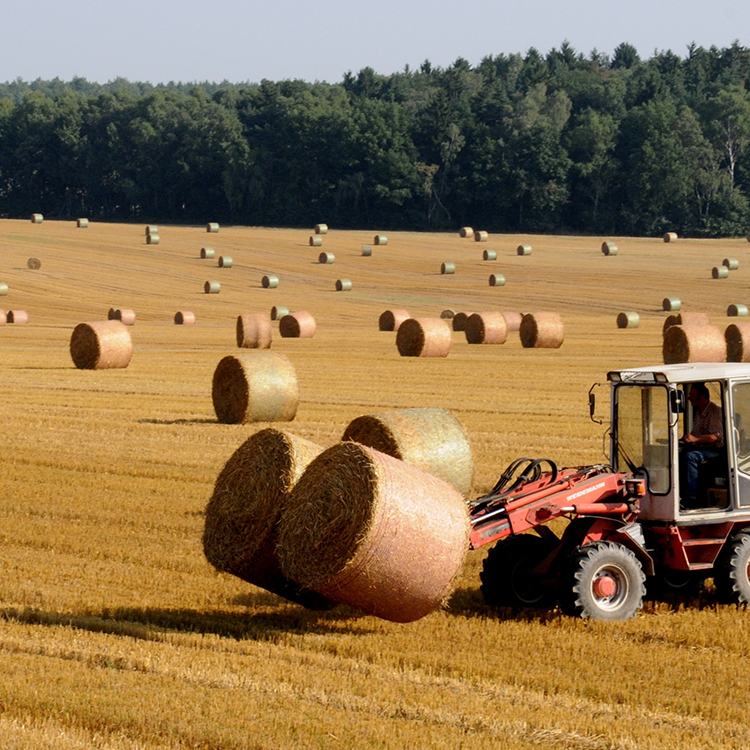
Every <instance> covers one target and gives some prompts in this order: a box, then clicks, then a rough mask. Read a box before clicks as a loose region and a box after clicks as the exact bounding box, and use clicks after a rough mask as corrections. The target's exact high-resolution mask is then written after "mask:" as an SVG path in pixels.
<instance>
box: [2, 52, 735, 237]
mask: <svg viewBox="0 0 750 750" xmlns="http://www.w3.org/2000/svg"><path fill="white" fill-rule="evenodd" d="M749 87H750V50H749V49H747V48H744V47H742V46H740V45H739V43H738V42H735V43H734V44H733V45H731V46H730V47H728V48H724V49H718V48H716V47H711V48H710V49H708V50H706V49H704V48H702V47H697V46H695V45H691V46H690V47H688V48H687V52H686V54H685V55H684V56H679V55H676V54H674V53H672V52H671V51H667V52H659V53H654V54H653V56H652V57H651V58H650V59H648V60H644V59H641V58H640V56H639V54H638V52H637V50H636V49H635V48H634V47H633V46H632V45H630V44H621V45H620V46H618V47H617V48H616V49H615V50H614V53H613V54H612V56H608V55H605V54H601V53H598V52H597V51H594V52H592V53H590V54H589V55H588V56H584V55H583V54H580V53H578V52H576V51H575V50H574V49H573V48H572V47H571V46H570V45H569V44H567V43H563V44H562V45H561V46H560V48H559V49H554V50H552V51H550V52H549V53H548V54H547V55H542V54H540V53H539V52H538V51H536V50H535V49H530V50H529V51H528V52H527V53H526V55H518V54H511V55H505V54H500V55H497V56H495V57H492V56H489V57H485V58H484V59H483V60H482V61H481V62H480V63H479V64H478V65H476V66H471V65H470V64H469V63H468V62H467V61H466V60H463V59H461V58H459V59H458V60H456V62H455V63H453V64H452V65H451V66H450V67H447V68H439V67H435V66H432V65H431V64H430V63H429V62H428V61H425V62H424V63H423V64H422V65H421V66H420V68H419V69H418V70H411V69H409V68H408V67H407V68H405V69H404V70H403V71H402V72H400V73H395V74H393V75H387V76H386V75H379V74H377V73H376V72H375V71H374V70H372V69H371V68H364V69H362V70H360V71H359V72H358V73H356V74H353V73H346V74H345V75H344V76H343V80H342V81H341V82H340V83H334V84H331V83H320V82H318V83H309V82H305V81H302V80H294V81H279V82H272V81H266V80H264V81H262V82H261V83H259V84H251V83H244V84H230V83H228V82H224V83H221V84H216V83H202V84H169V85H160V86H153V85H150V84H141V83H131V82H129V81H127V80H124V79H118V80H115V81H113V82H110V83H108V84H96V83H90V82H88V81H86V80H85V79H82V78H76V79H74V80H72V81H70V82H63V81H60V80H58V79H55V80H53V81H41V80H38V81H35V82H33V83H26V82H24V81H21V80H18V81H15V82H11V83H5V84H0V215H3V216H10V217H26V216H28V215H29V214H30V213H31V212H32V211H40V212H42V213H44V215H45V216H47V217H49V218H67V219H70V218H75V217H77V216H87V217H89V218H91V219H94V220H113V221H114V220H123V221H164V222H167V221H169V222H175V223H202V222H206V221H209V220H210V221H220V222H224V223H237V224H239V223H241V224H250V225H273V226H311V225H312V224H315V223H317V222H326V223H328V224H329V225H331V226H335V227H348V228H357V227H360V228H378V227H383V228H386V227H387V228H391V229H455V228H456V227H457V226H460V225H470V226H474V227H481V228H483V229H487V230H489V231H496V232H503V231H506V232H510V231H513V232H516V231H520V232H527V231H528V232H532V231H533V232H578V233H598V234H604V233H606V234H637V235H654V234H661V233H662V232H664V231H667V230H676V231H678V232H679V233H680V234H682V235H691V236H727V235H737V234H745V233H746V232H747V230H748V227H750V202H749V200H748V199H749V198H750V90H749Z"/></svg>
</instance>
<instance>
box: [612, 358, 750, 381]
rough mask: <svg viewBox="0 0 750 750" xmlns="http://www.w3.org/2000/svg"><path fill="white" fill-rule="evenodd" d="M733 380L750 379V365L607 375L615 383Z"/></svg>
mask: <svg viewBox="0 0 750 750" xmlns="http://www.w3.org/2000/svg"><path fill="white" fill-rule="evenodd" d="M733 378H748V379H750V363H744V362H691V363H688V364H680V365H654V366H653V367H627V368H623V369H622V370H612V371H610V372H608V373H607V380H609V381H612V382H615V383H617V382H623V383H696V382H701V381H705V380H728V379H733Z"/></svg>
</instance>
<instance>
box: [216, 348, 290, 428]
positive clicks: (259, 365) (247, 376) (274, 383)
mask: <svg viewBox="0 0 750 750" xmlns="http://www.w3.org/2000/svg"><path fill="white" fill-rule="evenodd" d="M211 396H212V398H213V403H214V411H215V412H216V418H217V419H218V420H219V422H222V423H223V424H246V423H250V422H291V421H292V420H293V419H294V417H295V416H296V414H297V406H298V405H299V385H298V383H297V373H296V372H295V370H294V366H293V365H292V363H291V362H290V360H289V359H288V357H286V356H284V355H283V354H275V353H274V352H268V351H246V352H241V353H239V354H235V355H229V356H227V357H224V358H223V359H222V360H221V361H220V362H219V364H218V366H217V367H216V370H215V371H214V378H213V387H212V389H211Z"/></svg>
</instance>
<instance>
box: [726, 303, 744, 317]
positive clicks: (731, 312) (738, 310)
mask: <svg viewBox="0 0 750 750" xmlns="http://www.w3.org/2000/svg"><path fill="white" fill-rule="evenodd" d="M747 314H748V310H747V305H729V307H728V308H727V316H728V317H730V318H746V317H747Z"/></svg>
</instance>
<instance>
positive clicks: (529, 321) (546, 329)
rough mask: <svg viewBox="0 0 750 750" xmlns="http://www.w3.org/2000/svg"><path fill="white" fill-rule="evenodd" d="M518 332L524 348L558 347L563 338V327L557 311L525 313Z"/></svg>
mask: <svg viewBox="0 0 750 750" xmlns="http://www.w3.org/2000/svg"><path fill="white" fill-rule="evenodd" d="M519 334H520V336H521V346H523V347H524V348H525V349H559V348H560V347H561V346H562V344H563V341H564V340H565V327H564V325H563V321H562V317H560V314H559V313H556V312H537V313H525V314H524V316H523V318H522V320H521V327H520V329H519Z"/></svg>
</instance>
